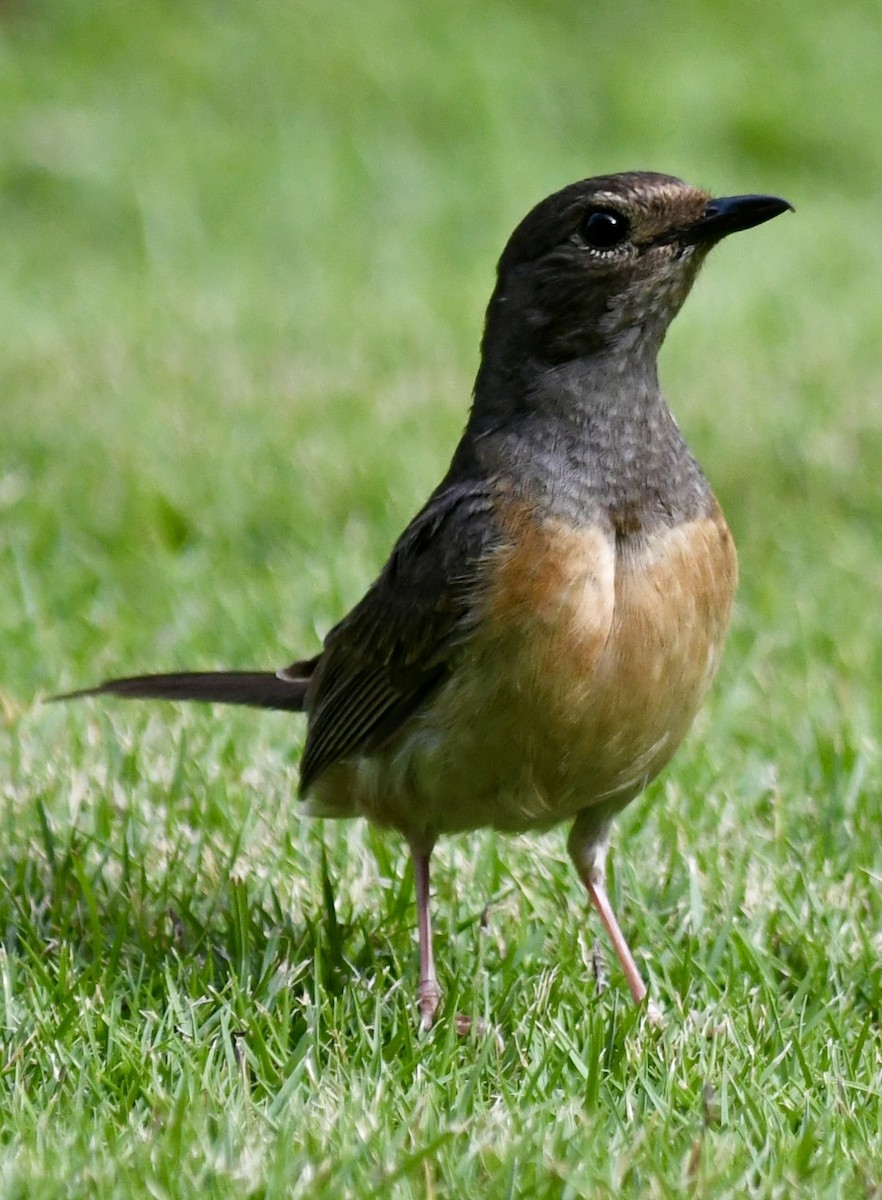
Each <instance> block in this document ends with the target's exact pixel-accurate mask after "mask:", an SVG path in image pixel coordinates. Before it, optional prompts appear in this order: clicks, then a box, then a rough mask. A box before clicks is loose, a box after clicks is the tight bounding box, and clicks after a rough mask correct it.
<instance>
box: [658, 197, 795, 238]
mask: <svg viewBox="0 0 882 1200" xmlns="http://www.w3.org/2000/svg"><path fill="white" fill-rule="evenodd" d="M788 209H789V210H790V212H793V211H794V209H793V205H792V204H790V203H788V201H786V200H781V199H780V197H778V196H724V197H723V198H722V199H720V200H711V201H709V202H708V204H707V205H706V206H705V209H704V212H703V213H702V214H701V216H700V217H699V218H698V220H697V221H696V222H695V223H694V224H692V225H690V226H689V227H688V228H687V229H682V230H680V234H679V237H678V238H677V240H678V241H680V242H682V243H684V244H685V245H695V244H698V243H704V242H718V241H719V240H720V238H724V237H728V235H729V234H730V233H738V231H739V230H740V229H753V227H754V225H762V223H763V222H764V221H771V219H772V217H779V216H780V215H781V213H783V212H787V210H788Z"/></svg>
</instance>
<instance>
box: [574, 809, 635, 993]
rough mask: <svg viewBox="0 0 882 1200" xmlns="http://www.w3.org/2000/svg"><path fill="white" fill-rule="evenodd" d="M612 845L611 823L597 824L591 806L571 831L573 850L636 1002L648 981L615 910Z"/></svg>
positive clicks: (581, 875)
mask: <svg viewBox="0 0 882 1200" xmlns="http://www.w3.org/2000/svg"><path fill="white" fill-rule="evenodd" d="M608 845H609V825H608V824H606V825H603V826H601V827H600V828H598V826H597V818H596V816H594V814H592V813H590V810H589V811H587V812H584V813H582V814H581V815H580V816H579V817H577V818H576V823H575V825H574V826H573V829H572V832H571V833H570V840H569V851H570V857H571V858H572V860H573V862H574V864H575V866H576V870H577V871H578V872H579V878H580V879H581V880H582V882H583V883H584V885H585V887H586V889H587V891H588V896H589V897H590V899H591V903H592V904H593V905H594V907H595V908H596V909H597V911H598V913H599V915H600V919H601V921H602V922H603V927H604V929H605V930H606V932H607V934H608V935H609V940H610V941H611V942H612V944H613V949H614V950H615V952H616V958H617V959H618V960H619V963H620V964H621V968H622V970H623V971H624V974H625V980H626V982H627V984H628V989H629V990H630V992H631V996H632V997H633V999H634V1003H635V1004H642V1002H643V1001H644V1000H645V998H646V984H645V983H644V982H643V979H642V978H641V975H640V971H639V970H638V969H637V964H636V962H635V961H634V955H633V954H632V953H631V949H630V947H629V946H628V943H627V942H626V941H625V935H624V934H623V933H622V931H621V928H620V927H619V923H618V921H617V920H616V914H615V913H614V912H613V908H612V905H611V904H610V902H609V896H608V895H607V891H606V882H605V875H606V871H605V867H606V851H607V847H608Z"/></svg>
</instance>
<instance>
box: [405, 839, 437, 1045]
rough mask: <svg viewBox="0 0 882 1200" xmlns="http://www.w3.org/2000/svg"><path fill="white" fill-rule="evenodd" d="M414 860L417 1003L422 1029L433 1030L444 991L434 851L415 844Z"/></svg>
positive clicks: (413, 844) (411, 850)
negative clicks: (436, 936)
mask: <svg viewBox="0 0 882 1200" xmlns="http://www.w3.org/2000/svg"><path fill="white" fill-rule="evenodd" d="M410 852H411V856H412V857H413V879H414V888H415V890H416V904H417V929H418V932H419V943H420V984H419V988H418V989H417V1004H418V1005H419V1010H420V1027H421V1028H422V1029H431V1028H432V1023H433V1021H434V1020H435V1012H436V1011H437V1008H438V1005H439V1004H440V1002H441V990H440V988H439V987H438V979H437V976H436V975H435V956H434V954H433V953H432V916H431V913H430V912H429V858H430V857H431V854H432V848H431V846H430V847H429V849H428V850H425V849H423V848H422V847H420V846H418V845H417V844H416V843H414V842H411V846H410Z"/></svg>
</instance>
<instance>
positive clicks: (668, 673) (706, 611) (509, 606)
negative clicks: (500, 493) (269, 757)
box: [313, 512, 737, 836]
mask: <svg viewBox="0 0 882 1200" xmlns="http://www.w3.org/2000/svg"><path fill="white" fill-rule="evenodd" d="M494 565H495V566H496V568H497V569H496V570H495V571H492V572H491V573H490V574H491V575H492V577H493V579H494V583H493V586H492V588H491V589H490V590H489V591H488V592H487V594H486V596H485V597H484V600H483V619H482V621H481V623H480V624H479V627H478V628H479V632H478V633H477V634H476V635H475V637H474V638H473V639H472V641H471V642H470V643H469V645H468V646H467V647H465V648H464V649H463V651H462V653H461V656H460V658H459V659H458V661H457V664H456V666H455V668H454V670H453V672H452V674H451V676H450V677H449V679H448V680H447V681H446V682H445V684H444V685H443V686H442V687H441V688H440V689H439V691H438V692H437V693H436V694H435V696H434V697H433V699H432V701H431V703H430V704H428V705H426V707H425V708H424V709H423V710H422V711H421V712H420V713H418V714H416V715H415V716H414V717H413V718H412V719H411V720H410V721H409V722H408V723H407V725H406V726H405V727H404V728H403V729H402V731H401V733H400V734H399V735H398V736H397V737H396V738H395V739H394V740H393V741H391V742H390V743H389V744H387V745H386V746H385V747H384V748H383V749H381V750H380V751H378V752H376V753H374V754H372V755H370V756H369V757H365V758H363V759H361V760H358V761H355V762H352V763H349V764H340V766H339V767H335V768H331V769H330V770H329V771H328V773H327V778H326V779H325V777H323V778H322V779H321V780H319V781H318V783H317V786H316V800H317V801H318V803H317V804H316V803H314V804H313V808H314V809H315V810H316V811H324V812H327V813H329V814H330V810H331V809H333V808H335V807H337V808H338V809H339V810H340V811H339V815H344V812H345V814H346V815H352V814H354V813H359V814H361V815H364V816H367V817H370V818H371V819H373V820H375V821H378V822H380V823H383V824H388V825H392V826H394V827H396V828H400V829H402V830H403V831H404V832H405V833H408V834H410V835H411V836H422V835H423V834H425V835H426V836H433V835H434V834H437V833H449V832H455V831H458V830H466V829H474V828H478V827H480V826H484V825H491V826H495V827H496V828H499V829H507V830H513V831H517V830H525V829H529V828H534V827H537V826H543V825H551V824H554V823H556V822H558V821H561V820H564V819H566V818H567V817H570V816H573V815H575V813H577V812H579V811H580V810H581V809H584V808H586V807H590V806H592V805H604V806H608V807H609V808H611V809H615V808H618V807H621V806H622V805H624V804H626V803H627V802H628V800H630V799H631V798H632V797H634V796H635V795H637V793H638V792H640V791H641V790H642V789H643V787H645V785H646V784H647V783H648V782H649V780H650V779H652V778H653V777H654V776H655V775H656V774H657V773H658V771H659V770H661V768H662V767H663V766H664V765H665V763H667V761H668V759H669V758H670V757H671V755H672V754H673V752H674V751H675V749H676V748H677V746H678V745H679V743H680V741H681V740H682V738H683V736H684V734H685V733H686V731H687V729H688V728H689V725H690V724H691V722H692V718H693V717H694V715H695V712H696V711H697V709H698V707H699V705H700V703H701V701H702V699H703V697H704V694H705V692H706V691H707V688H708V686H709V684H710V682H711V680H712V678H713V676H714V674H715V671H716V667H717V664H718V661H719V655H720V650H721V648H722V643H723V639H724V637H725V632H726V627H727V625H728V621H729V614H730V609H731V603H732V596H733V593H734V588H735V582H736V573H737V571H736V559H735V552H734V548H733V545H732V540H731V537H730V536H729V533H728V530H727V528H726V525H725V522H724V521H723V519H722V515H721V514H719V513H718V512H717V513H716V514H714V515H713V516H711V517H709V518H704V519H701V520H699V521H692V522H689V523H686V524H683V525H680V526H678V527H675V528H673V529H660V530H658V531H657V532H654V533H652V534H648V535H646V534H644V535H640V536H639V537H634V538H631V539H624V540H622V541H619V542H618V543H617V542H616V540H615V539H614V538H612V537H608V536H607V535H606V534H604V533H602V532H601V531H599V530H597V529H592V530H589V531H575V530H572V529H570V528H567V527H565V526H563V525H562V524H561V523H560V522H557V521H552V520H546V521H545V522H543V523H542V524H541V525H538V526H536V528H535V532H534V533H532V534H531V535H530V537H529V539H527V538H525V537H524V536H523V535H522V536H520V537H519V538H518V539H517V541H516V543H515V545H514V547H513V548H511V549H507V550H504V551H501V552H500V559H499V561H498V562H497V563H495V564H494ZM329 801H330V802H331V803H330V804H329V803H328V802H329Z"/></svg>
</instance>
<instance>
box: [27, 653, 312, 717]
mask: <svg viewBox="0 0 882 1200" xmlns="http://www.w3.org/2000/svg"><path fill="white" fill-rule="evenodd" d="M312 665H313V664H312V662H310V663H304V664H302V666H303V667H304V668H307V667H308V668H311V667H312ZM310 673H311V671H309V672H307V670H304V671H303V673H302V674H300V675H299V676H297V677H292V676H289V675H286V676H285V678H281V677H280V676H279V675H276V674H274V673H273V672H272V671H204V672H201V671H196V672H193V671H188V672H182V673H180V674H174V675H132V676H129V677H127V678H125V679H108V680H107V681H106V682H105V683H99V684H98V686H97V687H91V688H83V689H82V690H81V691H77V692H66V693H65V694H64V695H59V696H50V697H49V699H50V700H76V699H79V698H80V697H83V696H122V697H124V698H126V699H132V700H197V701H204V702H206V703H208V704H244V705H248V706H250V707H252V708H274V709H280V710H282V711H285V712H303V711H304V709H305V708H306V693H307V690H308V688H309V674H310Z"/></svg>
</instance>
